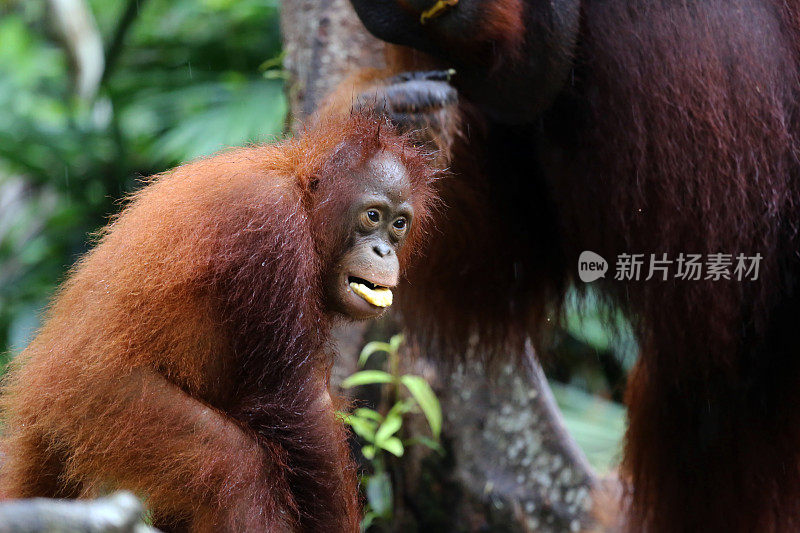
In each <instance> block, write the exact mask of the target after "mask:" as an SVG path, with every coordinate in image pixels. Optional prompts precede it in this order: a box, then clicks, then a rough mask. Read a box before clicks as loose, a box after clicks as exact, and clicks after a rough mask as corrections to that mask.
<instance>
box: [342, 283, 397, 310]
mask: <svg viewBox="0 0 800 533" xmlns="http://www.w3.org/2000/svg"><path fill="white" fill-rule="evenodd" d="M350 288H351V289H353V292H354V293H356V294H358V295H359V296H361V297H362V298H363V299H365V300H366V301H368V302H369V303H371V304H372V305H374V306H377V307H389V306H390V305H392V291H391V290H389V289H387V288H386V287H381V288H379V289H370V288H369V287H367V286H366V285H364V284H363V283H356V282H355V281H351V282H350Z"/></svg>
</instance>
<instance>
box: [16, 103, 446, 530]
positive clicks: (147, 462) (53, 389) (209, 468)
mask: <svg viewBox="0 0 800 533" xmlns="http://www.w3.org/2000/svg"><path fill="white" fill-rule="evenodd" d="M380 151H387V152H389V153H393V154H396V155H397V156H399V158H400V160H401V161H402V163H403V164H404V165H405V167H406V169H407V171H408V175H409V176H410V179H411V182H412V189H413V192H412V201H413V203H414V208H415V223H414V225H413V227H412V233H411V234H410V235H409V239H410V241H412V242H408V241H407V244H406V245H404V247H403V253H404V256H403V257H402V258H401V264H403V263H404V262H405V259H406V258H407V256H408V254H409V253H411V252H412V251H413V248H414V244H413V241H415V240H418V238H419V236H420V234H421V231H422V228H423V227H424V220H425V219H426V212H427V208H428V205H429V203H430V199H431V195H430V194H431V190H430V182H431V178H432V176H433V173H432V172H431V170H430V169H429V167H428V166H427V163H426V158H425V157H424V156H423V155H421V154H420V153H419V152H418V151H416V150H414V149H412V148H410V146H409V145H408V143H407V141H406V140H405V139H403V138H402V137H398V136H397V135H395V134H394V133H393V131H392V130H391V129H390V128H389V127H388V126H387V125H386V124H383V123H382V121H381V120H379V119H376V118H374V117H367V116H362V115H353V116H350V117H347V116H346V115H345V118H342V119H330V120H323V121H321V122H320V123H319V124H317V125H316V126H315V127H314V128H312V129H311V130H310V131H307V132H305V133H304V134H303V135H301V136H299V137H297V138H294V139H291V140H287V141H284V142H282V143H279V144H276V145H265V146H251V147H246V148H239V149H234V150H231V151H228V152H224V153H221V154H219V155H216V156H214V157H210V158H208V159H203V160H199V161H195V162H193V163H189V164H187V165H184V166H181V167H178V168H176V169H175V170H172V171H170V172H167V173H165V174H162V175H160V176H156V177H155V178H153V179H152V181H151V182H150V183H149V184H148V185H147V186H146V187H144V188H142V189H141V190H140V191H139V192H137V193H136V194H134V195H133V196H132V198H131V201H130V204H129V205H128V206H127V207H126V208H125V209H124V210H123V211H122V213H121V214H120V215H119V216H118V217H117V218H116V219H115V220H114V221H113V222H112V223H111V224H110V225H109V226H108V227H107V228H106V229H105V230H104V231H103V232H102V236H101V238H100V240H99V243H98V244H97V246H96V247H95V248H94V250H92V251H91V252H90V253H89V254H87V255H86V256H85V257H84V258H83V259H81V260H80V261H79V262H78V264H77V265H76V266H75V267H74V268H73V270H72V272H71V274H70V276H69V278H68V279H67V281H66V282H65V283H64V285H63V286H62V287H61V289H60V291H59V292H58V294H57V296H56V297H55V299H54V302H53V304H52V306H51V308H50V310H49V312H48V314H47V317H46V322H45V325H44V326H43V328H42V329H41V331H40V332H39V334H38V335H37V337H36V338H35V340H34V341H33V342H32V343H31V344H30V346H29V347H28V348H27V349H26V350H25V351H24V352H23V353H22V354H21V355H20V356H19V357H18V358H17V359H16V360H15V361H14V364H13V368H12V370H11V372H10V374H9V375H8V377H7V378H6V379H5V385H4V389H3V395H2V409H3V415H4V419H5V428H4V430H5V431H4V433H5V436H4V440H3V441H2V452H3V462H2V471H1V473H2V478H1V479H0V494H2V495H3V496H4V497H7V498H9V497H13V498H22V497H32V496H51V497H56V496H58V497H81V496H91V495H95V494H97V493H98V492H101V491H105V490H108V489H111V488H114V487H122V488H127V489H130V490H134V491H136V492H137V493H140V494H141V495H143V496H145V498H146V501H147V504H148V506H149V507H150V508H151V509H153V511H154V515H155V519H156V523H157V524H158V525H160V526H163V527H168V528H175V529H183V528H189V529H191V530H193V531H223V530H225V531H228V530H232V531H266V530H270V531H273V530H286V529H291V530H299V531H314V532H316V531H357V530H358V524H359V513H360V506H359V503H358V501H357V481H356V477H355V469H354V465H353V463H352V461H351V459H350V455H349V449H348V446H347V442H346V437H347V435H346V431H345V429H344V428H343V426H342V424H341V423H340V422H339V421H337V420H336V419H335V416H334V411H333V409H332V406H331V403H330V401H329V399H328V391H327V375H328V369H329V366H330V364H331V357H332V350H331V348H330V346H329V345H328V340H329V339H328V337H329V327H330V325H331V321H332V319H333V317H332V316H331V314H330V313H328V312H326V310H325V308H324V306H323V303H324V302H323V288H322V286H321V283H322V279H323V277H324V274H325V272H326V269H328V268H330V267H331V263H332V262H333V260H334V259H335V258H336V255H337V253H339V252H341V250H343V249H344V247H346V246H347V244H348V243H347V240H346V239H347V235H343V234H341V232H342V230H341V229H340V228H344V227H349V226H348V225H346V224H342V223H341V221H342V220H343V218H344V212H345V210H346V209H347V208H348V207H349V205H350V203H349V202H351V201H352V198H353V197H354V196H355V195H356V194H358V193H359V191H356V190H354V189H355V188H356V184H355V183H352V181H353V180H352V179H351V178H350V176H351V175H352V174H353V172H352V171H353V169H356V168H359V167H360V166H361V165H363V164H364V163H365V162H366V160H367V159H368V158H369V157H371V156H373V155H374V154H376V153H378V152H380Z"/></svg>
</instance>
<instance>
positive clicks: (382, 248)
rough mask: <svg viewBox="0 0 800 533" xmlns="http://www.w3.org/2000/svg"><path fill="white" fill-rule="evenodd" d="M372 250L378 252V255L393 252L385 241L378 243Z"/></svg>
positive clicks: (381, 255) (384, 255) (383, 255)
mask: <svg viewBox="0 0 800 533" xmlns="http://www.w3.org/2000/svg"><path fill="white" fill-rule="evenodd" d="M372 250H373V251H374V252H375V253H376V254H378V257H386V256H387V255H389V254H390V253H392V248H391V246H389V245H388V244H386V243H385V242H382V243H378V244H376V245H375V246H373V247H372Z"/></svg>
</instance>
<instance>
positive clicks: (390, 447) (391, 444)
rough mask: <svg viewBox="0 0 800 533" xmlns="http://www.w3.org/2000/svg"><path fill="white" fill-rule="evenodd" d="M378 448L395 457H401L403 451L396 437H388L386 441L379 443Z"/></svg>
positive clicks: (401, 444)
mask: <svg viewBox="0 0 800 533" xmlns="http://www.w3.org/2000/svg"><path fill="white" fill-rule="evenodd" d="M378 446H380V447H381V448H383V449H384V450H386V451H387V452H389V453H391V454H392V455H395V456H397V457H402V456H403V452H404V451H405V449H404V448H403V443H402V442H400V439H398V438H397V437H389V438H388V439H386V440H384V441H381V443H380V444H379V445H378Z"/></svg>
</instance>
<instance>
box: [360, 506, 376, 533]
mask: <svg viewBox="0 0 800 533" xmlns="http://www.w3.org/2000/svg"><path fill="white" fill-rule="evenodd" d="M377 516H378V515H377V514H375V512H374V511H367V512H366V513H364V518H362V519H361V525H360V526H359V530H360V531H362V532H364V531H366V530H368V529H369V526H371V525H372V523H373V522H374V521H375V518H376V517H377Z"/></svg>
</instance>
